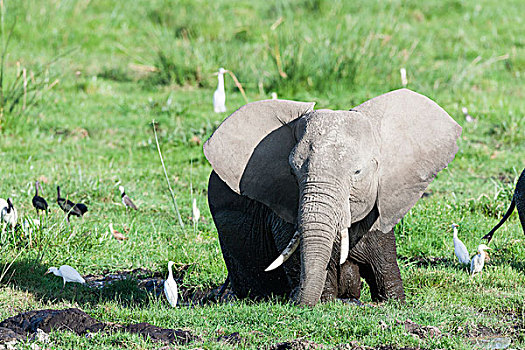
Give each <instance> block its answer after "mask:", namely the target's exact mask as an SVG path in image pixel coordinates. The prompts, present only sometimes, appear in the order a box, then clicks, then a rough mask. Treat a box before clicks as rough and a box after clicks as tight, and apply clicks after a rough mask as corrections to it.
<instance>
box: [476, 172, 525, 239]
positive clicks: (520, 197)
mask: <svg viewBox="0 0 525 350" xmlns="http://www.w3.org/2000/svg"><path fill="white" fill-rule="evenodd" d="M515 208H517V209H518V215H519V218H520V223H521V228H522V229H523V233H524V234H525V169H523V171H522V172H521V175H520V177H519V178H518V182H516V189H515V190H514V195H513V196H512V200H511V202H510V206H509V208H508V209H507V212H506V213H505V215H503V218H502V219H501V220H500V222H498V223H497V224H496V226H494V228H493V229H492V230H490V232H489V233H487V234H486V235H485V236H483V237H482V238H481V239H486V240H487V244H488V243H490V241H491V240H492V236H493V235H494V232H496V230H497V229H498V228H500V226H501V225H503V223H504V222H505V221H507V219H508V218H509V216H510V214H512V212H513V211H514V209H515Z"/></svg>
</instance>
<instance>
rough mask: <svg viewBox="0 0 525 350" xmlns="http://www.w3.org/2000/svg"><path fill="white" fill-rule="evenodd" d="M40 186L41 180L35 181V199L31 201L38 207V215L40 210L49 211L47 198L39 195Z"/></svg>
mask: <svg viewBox="0 0 525 350" xmlns="http://www.w3.org/2000/svg"><path fill="white" fill-rule="evenodd" d="M39 186H40V182H38V181H35V195H34V196H33V200H32V201H31V202H32V203H33V207H35V209H36V213H37V215H38V212H39V211H45V212H46V213H47V208H48V205H47V202H46V200H45V199H44V198H42V197H40V196H39V195H38V187H39Z"/></svg>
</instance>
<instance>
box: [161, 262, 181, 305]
mask: <svg viewBox="0 0 525 350" xmlns="http://www.w3.org/2000/svg"><path fill="white" fill-rule="evenodd" d="M173 264H174V262H173V261H170V262H168V278H167V279H166V281H164V295H166V298H167V299H168V302H169V303H170V305H171V306H172V307H177V299H178V298H179V295H178V293H179V292H178V288H177V282H175V279H173V271H172V270H171V267H172V266H173Z"/></svg>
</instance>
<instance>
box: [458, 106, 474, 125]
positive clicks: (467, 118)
mask: <svg viewBox="0 0 525 350" xmlns="http://www.w3.org/2000/svg"><path fill="white" fill-rule="evenodd" d="M461 111H462V112H463V115H464V116H465V120H466V121H467V122H468V123H472V122H474V121H476V119H474V118H472V116H471V115H470V114H468V109H467V107H463V108H461Z"/></svg>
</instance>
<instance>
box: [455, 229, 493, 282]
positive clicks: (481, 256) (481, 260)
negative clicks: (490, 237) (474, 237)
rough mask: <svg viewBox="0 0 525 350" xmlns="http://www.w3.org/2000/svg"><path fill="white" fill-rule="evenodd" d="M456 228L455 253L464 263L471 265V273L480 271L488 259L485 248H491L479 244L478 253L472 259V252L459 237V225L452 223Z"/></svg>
mask: <svg viewBox="0 0 525 350" xmlns="http://www.w3.org/2000/svg"><path fill="white" fill-rule="evenodd" d="M452 228H453V230H454V233H453V241H454V253H455V254H456V257H457V258H458V260H459V262H460V263H461V264H464V265H467V266H468V265H470V274H471V275H474V274H476V273H480V272H481V271H482V270H483V266H485V260H488V254H487V252H485V250H487V249H490V248H489V247H487V246H486V245H485V244H480V245H478V254H476V255H474V256H473V257H472V259H470V254H469V252H468V249H467V247H466V246H465V244H463V242H462V241H461V240H460V239H459V238H458V225H457V224H452Z"/></svg>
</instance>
